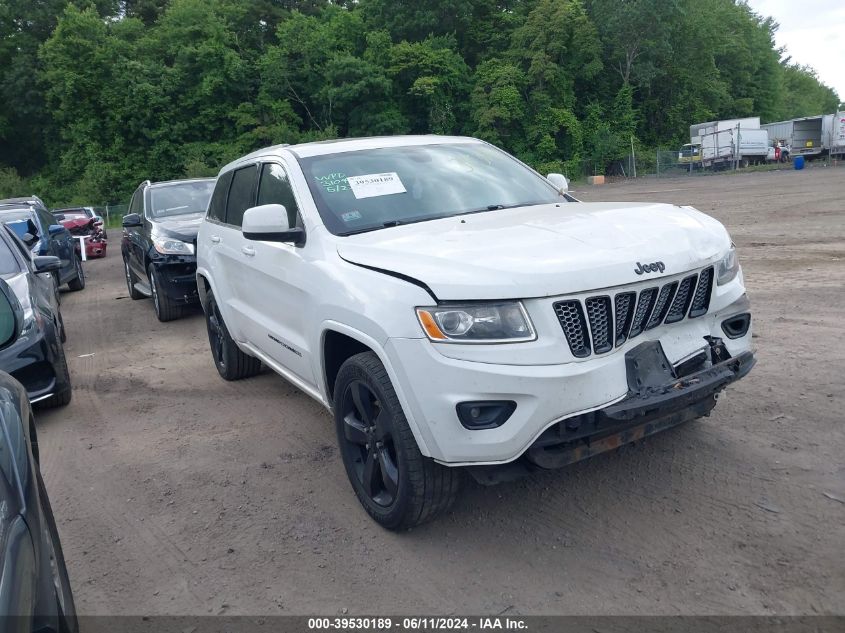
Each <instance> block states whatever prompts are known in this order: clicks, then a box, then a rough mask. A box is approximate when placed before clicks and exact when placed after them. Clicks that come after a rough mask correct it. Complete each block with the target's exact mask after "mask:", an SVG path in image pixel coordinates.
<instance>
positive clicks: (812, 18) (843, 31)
mask: <svg viewBox="0 0 845 633" xmlns="http://www.w3.org/2000/svg"><path fill="white" fill-rule="evenodd" d="M748 4H749V6H750V7H751V8H752V9H753V10H754V11H756V12H757V13H759V14H760V15H764V16H769V15H770V16H772V17H773V18H774V19H775V21H776V22H777V23H778V24H780V28H779V29H778V31H777V33H776V34H775V41H776V42H777V45H778V46H779V47H780V46H785V47H786V54H787V55H791V56H792V61H793V62H797V63H799V64H804V65H807V66H812V67H813V68H815V69H816V72H817V73H818V75H819V79H821V80H822V81H823V82H824V83H826V84H827V85H828V86H830V87H831V88H833V89H834V90H836V92H837V93H838V94H839V99H840V100H841V101H845V61H843V54H845V2H843V0H748Z"/></svg>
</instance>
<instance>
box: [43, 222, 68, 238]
mask: <svg viewBox="0 0 845 633" xmlns="http://www.w3.org/2000/svg"><path fill="white" fill-rule="evenodd" d="M64 230H65V227H63V226H62V225H61V224H51V225H50V226H48V227H47V232H48V233H49V234H50V235H52V236H54V237H55V236H56V235H61V234H62V233H63V232H64Z"/></svg>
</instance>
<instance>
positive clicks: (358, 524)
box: [38, 168, 845, 615]
mask: <svg viewBox="0 0 845 633" xmlns="http://www.w3.org/2000/svg"><path fill="white" fill-rule="evenodd" d="M576 195H579V196H580V197H582V198H583V199H585V200H626V199H627V200H634V201H640V200H660V201H666V202H673V203H678V204H692V205H695V206H696V207H698V208H699V209H701V210H702V211H705V212H708V213H711V214H713V215H715V216H716V217H718V218H719V219H720V220H722V221H723V222H724V223H725V224H726V225H727V226H728V228H729V229H730V231H731V233H732V234H733V237H734V239H735V241H736V243H737V245H738V247H739V252H740V256H741V261H742V263H743V266H744V271H745V277H746V282H747V284H748V287H749V295H750V297H751V301H752V306H753V310H754V318H755V324H754V327H755V343H756V346H757V351H758V365H757V367H756V368H755V370H754V371H753V372H752V373H751V375H750V376H749V377H748V378H746V379H745V380H744V381H742V382H740V383H738V384H737V385H735V386H734V387H732V388H730V390H729V391H728V393H727V395H726V396H724V397H723V400H722V401H720V403H719V405H718V406H717V407H716V410H715V412H714V414H713V415H712V416H711V417H710V418H708V419H704V420H700V421H696V422H694V423H690V424H687V425H685V426H682V427H680V428H676V429H673V430H671V431H668V432H666V433H664V434H661V435H658V436H655V437H653V438H650V439H648V440H647V441H645V442H642V443H640V444H637V445H635V446H631V447H625V448H623V449H621V450H620V451H618V452H615V453H611V454H606V455H602V456H599V457H597V458H595V459H593V460H590V461H588V462H583V463H580V464H577V465H575V466H573V467H570V468H567V469H564V470H561V471H554V472H550V473H544V474H542V475H538V476H536V477H534V478H531V479H526V480H522V481H519V482H515V483H512V484H507V485H501V486H498V487H494V488H483V487H481V486H478V485H476V484H474V483H469V485H467V486H466V488H465V489H464V491H463V493H462V495H461V497H460V498H459V500H458V503H457V504H456V507H455V509H454V511H453V512H452V513H451V514H449V515H448V516H446V517H444V518H443V519H441V520H440V521H438V522H435V523H432V524H428V525H426V526H424V527H421V528H419V529H416V530H414V531H412V532H407V533H402V534H393V533H389V532H386V531H383V530H382V529H380V528H379V527H377V526H376V525H375V524H374V523H373V522H371V521H370V520H369V519H368V518H367V516H366V515H365V513H364V512H363V510H362V509H361V508H360V507H359V505H358V502H357V501H356V500H355V497H354V495H353V493H352V490H351V488H350V486H349V484H348V482H347V480H346V476H345V474H344V471H343V466H342V464H341V461H340V458H339V456H338V454H337V451H336V449H335V439H334V429H333V425H332V422H331V419H330V417H329V414H328V413H327V412H326V411H325V410H323V409H322V408H321V407H320V406H319V405H317V404H316V403H315V402H313V401H312V400H311V399H309V398H308V397H307V396H305V395H304V394H302V393H300V392H299V391H298V390H297V389H295V388H294V387H292V386H291V385H289V384H288V383H286V382H285V381H284V380H282V379H281V378H278V377H277V376H276V375H275V374H271V373H265V374H262V375H261V376H259V377H257V378H253V379H250V380H247V381H243V382H239V383H226V382H224V381H223V380H221V379H220V378H219V377H218V376H217V373H216V371H215V369H214V366H213V365H212V362H211V358H210V355H209V352H208V342H207V339H206V334H205V326H204V321H203V318H202V314H201V312H200V311H199V310H197V311H196V312H195V313H193V314H192V315H190V316H188V317H186V318H184V319H183V320H180V321H177V322H174V323H170V324H161V323H159V322H158V321H156V319H155V317H154V315H153V309H152V306H151V305H150V303H149V301H131V300H130V299H129V298H128V297H127V293H126V287H125V284H124V281H123V277H122V269H121V259H120V245H119V239H117V237H118V235H119V232H118V231H116V230H115V231H113V238H112V247H111V248H110V249H109V257H108V258H107V259H105V260H101V261H92V262H89V263H88V264H87V265H86V272H87V274H88V287H87V288H86V289H85V290H84V291H83V292H80V293H68V294H65V295H64V297H63V305H62V309H63V312H64V315H65V322H66V324H67V328H68V336H69V339H68V344H67V352H68V357H69V360H70V367H71V373H72V378H73V380H74V388H75V389H74V398H73V402H72V403H71V404H70V405H69V406H68V407H67V408H65V409H63V410H58V411H53V412H40V413H38V426H39V432H40V441H41V445H42V448H41V450H42V455H43V460H44V461H43V464H42V468H43V470H44V475H45V478H46V482H47V488H48V490H49V492H50V496H51V498H52V501H53V505H54V509H55V514H56V517H57V520H58V522H59V529H60V532H61V536H62V541H63V545H64V550H65V555H66V558H67V562H68V566H69V569H70V574H71V581H72V583H73V586H74V591H75V594H76V599H77V607H78V609H79V611H80V613H82V614H86V615H87V614H145V615H153V614H209V613H212V614H222V613H226V614H252V615H259V614H261V615H263V614H268V615H269V614H311V613H321V614H334V613H346V612H347V611H348V613H350V614H359V613H367V614H401V613H408V612H414V613H420V612H428V613H450V612H458V613H479V614H491V613H501V612H506V613H508V614H514V615H515V614H525V615H527V614H538V613H542V614H558V613H566V614H610V613H613V614H738V613H751V614H772V613H776V614H812V613H828V614H833V613H839V614H842V613H845V602H843V596H845V466H843V464H845V461H843V457H842V456H843V453H845V430H843V413H842V412H843V410H845V394H843V384H845V344H843V340H845V320H843V314H845V292H843V288H845V168H828V169H825V168H817V169H808V170H805V171H803V172H795V171H778V172H766V173H743V174H739V175H720V176H707V177H692V178H686V177H679V178H670V179H663V180H655V179H643V180H640V181H638V182H624V183H618V184H609V185H606V186H603V187H592V188H587V187H586V186H584V187H581V188H580V189H579V191H577V192H576ZM345 610H347V611H345Z"/></svg>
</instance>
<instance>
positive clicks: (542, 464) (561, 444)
mask: <svg viewBox="0 0 845 633" xmlns="http://www.w3.org/2000/svg"><path fill="white" fill-rule="evenodd" d="M709 345H710V349H709V350H708V351H709V354H705V353H702V354H701V359H700V364H699V365H698V367H696V369H698V370H697V371H690V369H691V368H690V367H689V365H688V364H687V363H685V364H684V365H686V368H685V371H690V373H686V374H685V375H682V376H680V377H678V373H679V371H678V368H677V367H672V366H671V365H670V364H669V363H668V361H666V358H665V356H664V355H663V351H662V349H661V348H660V345H659V343H656V342H654V343H644V344H643V345H641V346H638V347H637V348H635V349H634V350H631V352H629V353H628V355H626V362H627V365H628V386H629V392H628V396H627V397H626V398H624V399H623V400H620V401H619V402H616V403H614V404H612V405H609V406H607V407H605V408H603V409H599V410H598V411H592V412H590V413H585V414H582V415H579V416H575V417H573V418H567V419H566V420H563V421H561V422H559V423H558V424H556V425H554V426H552V427H551V428H549V429H547V430H546V431H545V432H544V433H543V434H542V435H541V436H540V437H539V438H537V440H536V441H535V442H534V443H533V444H532V445H531V446H530V447H529V448H528V450H526V452H525V453H524V454H523V455H522V457H520V459H518V460H516V461H515V462H511V463H509V464H503V465H497V466H470V467H468V470H469V471H470V473H471V474H472V475H473V477H474V478H475V479H476V480H477V481H478V482H479V483H482V484H486V485H491V484H496V483H499V482H502V481H510V480H513V479H516V478H518V477H520V476H523V475H526V474H528V473H530V472H531V471H533V470H536V469H552V468H561V467H563V466H566V465H568V464H573V463H575V462H578V461H581V460H583V459H587V458H589V457H593V456H594V455H598V454H600V453H604V452H606V451H609V450H613V449H615V448H618V447H619V446H622V445H623V444H628V443H630V442H635V441H637V440H640V439H642V438H644V437H648V436H649V435H653V434H655V433H658V432H660V431H664V430H666V429H668V428H671V427H673V426H677V425H678V424H681V423H683V422H687V421H689V420H693V419H695V418H699V417H702V416H707V415H709V414H710V411H711V410H712V409H713V407H714V406H716V395H717V394H718V393H719V392H720V391H721V390H722V389H724V388H725V387H726V386H727V385H728V384H730V383H732V382H734V381H736V380H739V379H740V378H742V377H743V376H745V375H746V374H747V373H748V372H749V371H751V368H752V367H753V366H754V364H755V362H756V360H755V358H754V355H753V353H752V352H750V351H749V352H743V353H741V354H738V355H737V356H734V357H729V356H728V354H727V351H726V350H725V348H724V345H723V344H722V343H721V341H720V340H718V339H712V340H710V341H709ZM707 356H709V358H707ZM702 366H703V368H701V367H702Z"/></svg>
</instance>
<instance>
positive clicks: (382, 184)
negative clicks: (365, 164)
mask: <svg viewBox="0 0 845 633" xmlns="http://www.w3.org/2000/svg"><path fill="white" fill-rule="evenodd" d="M347 182H349V186H350V187H352V193H353V195H354V196H355V197H356V198H357V199H359V200H360V199H361V198H374V197H375V196H389V195H391V194H394V193H405V192H406V189H405V185H403V184H402V181H401V180H399V174H397V173H396V172H395V171H391V172H388V173H385V174H364V175H362V176H349V177H348V178H347Z"/></svg>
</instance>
